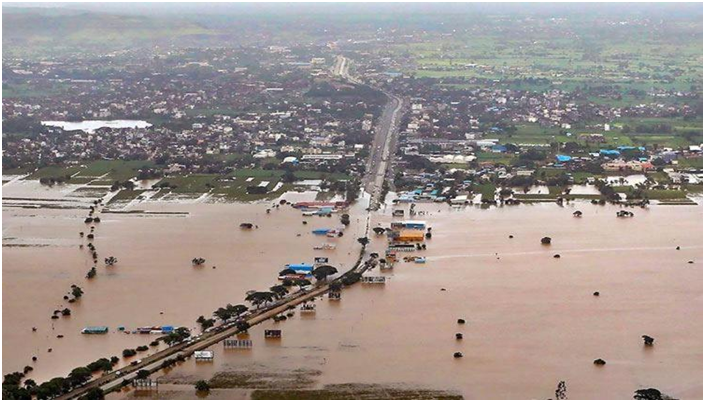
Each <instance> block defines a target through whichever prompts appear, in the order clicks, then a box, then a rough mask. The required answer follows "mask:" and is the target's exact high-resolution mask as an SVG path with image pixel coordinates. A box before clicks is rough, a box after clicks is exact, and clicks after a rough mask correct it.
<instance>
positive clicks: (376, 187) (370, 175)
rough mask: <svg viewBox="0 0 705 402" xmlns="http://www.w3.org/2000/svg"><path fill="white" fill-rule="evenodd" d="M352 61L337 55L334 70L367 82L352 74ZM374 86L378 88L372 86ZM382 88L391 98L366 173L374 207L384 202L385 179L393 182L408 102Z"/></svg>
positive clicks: (380, 123) (366, 188) (376, 135)
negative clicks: (397, 138) (394, 165)
mask: <svg viewBox="0 0 705 402" xmlns="http://www.w3.org/2000/svg"><path fill="white" fill-rule="evenodd" d="M349 70H350V62H349V61H348V59H346V58H345V57H343V56H338V57H337V58H336V61H335V64H334V66H333V73H334V74H335V75H337V76H340V77H342V78H344V79H346V80H347V81H349V82H351V83H354V84H358V85H363V84H361V82H360V81H359V80H358V79H356V78H355V77H353V76H351V75H350V71H349ZM372 88H374V87H372ZM374 89H376V90H378V91H381V92H383V93H384V94H385V96H387V99H388V100H389V101H388V102H387V104H386V105H385V106H384V110H383V112H382V116H380V118H379V121H378V122H377V125H376V127H375V136H374V139H373V140H372V147H371V149H370V157H369V159H368V161H367V168H366V174H365V177H364V178H363V181H362V186H363V188H364V189H365V191H367V193H369V194H370V209H371V210H376V209H378V208H379V206H380V204H381V203H382V202H383V201H384V200H382V199H381V197H382V193H383V186H384V181H385V180H390V181H392V180H393V178H392V177H388V176H389V175H390V171H391V169H390V161H391V159H393V157H394V154H393V152H394V149H395V148H396V137H397V135H398V134H399V123H400V119H401V110H402V107H403V105H404V102H403V100H402V99H401V98H400V97H398V96H396V95H394V94H391V93H388V92H385V91H382V90H380V89H379V88H374Z"/></svg>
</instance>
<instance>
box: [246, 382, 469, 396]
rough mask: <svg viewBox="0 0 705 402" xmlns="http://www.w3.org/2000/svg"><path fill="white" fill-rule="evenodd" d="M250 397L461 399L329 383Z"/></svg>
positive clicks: (389, 387)
mask: <svg viewBox="0 0 705 402" xmlns="http://www.w3.org/2000/svg"><path fill="white" fill-rule="evenodd" d="M251 397H252V399H300V400H304V399H396V400H399V399H406V400H410V399H414V400H419V399H426V400H428V399H463V396H462V395H460V394H459V393H455V392H449V391H443V390H433V389H422V388H413V387H407V386H403V385H400V386H397V385H394V384H392V385H381V384H354V383H353V384H330V385H326V386H325V387H323V388H322V389H267V390H262V389H260V390H255V391H253V392H252V395H251Z"/></svg>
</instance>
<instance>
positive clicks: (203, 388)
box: [195, 380, 211, 392]
mask: <svg viewBox="0 0 705 402" xmlns="http://www.w3.org/2000/svg"><path fill="white" fill-rule="evenodd" d="M195 388H196V391H198V392H208V391H210V390H211V386H210V385H208V383H207V382H206V381H204V380H199V381H197V382H196V385H195Z"/></svg>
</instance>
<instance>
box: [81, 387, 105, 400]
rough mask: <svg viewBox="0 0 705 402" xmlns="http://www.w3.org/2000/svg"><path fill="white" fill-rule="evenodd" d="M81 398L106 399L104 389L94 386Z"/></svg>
mask: <svg viewBox="0 0 705 402" xmlns="http://www.w3.org/2000/svg"><path fill="white" fill-rule="evenodd" d="M80 399H88V400H91V401H96V400H103V399H105V393H104V392H103V389H102V388H100V387H93V388H91V389H89V390H88V392H86V394H85V395H84V396H83V397H81V398H80Z"/></svg>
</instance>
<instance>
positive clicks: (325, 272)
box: [311, 265, 338, 281]
mask: <svg viewBox="0 0 705 402" xmlns="http://www.w3.org/2000/svg"><path fill="white" fill-rule="evenodd" d="M311 273H312V274H313V276H314V277H315V278H316V280H318V281H323V280H326V278H327V277H328V276H330V275H334V274H337V273H338V270H337V269H336V268H335V267H333V266H332V265H321V266H319V267H316V269H314V270H313V272H311Z"/></svg>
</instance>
